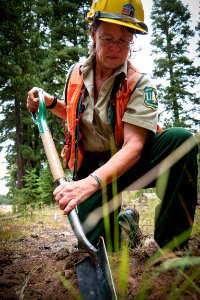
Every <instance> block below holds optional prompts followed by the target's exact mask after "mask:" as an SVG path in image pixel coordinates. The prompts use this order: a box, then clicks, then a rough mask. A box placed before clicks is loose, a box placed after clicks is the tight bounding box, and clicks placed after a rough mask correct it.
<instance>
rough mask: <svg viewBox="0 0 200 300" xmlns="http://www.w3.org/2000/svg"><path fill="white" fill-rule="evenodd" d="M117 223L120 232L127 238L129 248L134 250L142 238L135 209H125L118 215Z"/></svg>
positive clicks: (137, 213)
mask: <svg viewBox="0 0 200 300" xmlns="http://www.w3.org/2000/svg"><path fill="white" fill-rule="evenodd" d="M118 223H119V225H120V227H121V228H122V231H124V232H125V233H126V235H127V236H128V237H129V247H130V248H135V247H136V246H137V245H138V244H139V243H140V241H141V238H142V232H141V230H140V228H139V212H138V211H137V210H136V209H135V208H134V209H131V208H127V209H126V210H125V211H123V212H121V213H120V214H119V215H118Z"/></svg>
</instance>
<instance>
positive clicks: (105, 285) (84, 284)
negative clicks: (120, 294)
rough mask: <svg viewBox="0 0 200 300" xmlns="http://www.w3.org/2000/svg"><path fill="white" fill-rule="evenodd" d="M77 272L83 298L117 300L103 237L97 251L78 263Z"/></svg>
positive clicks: (85, 299) (89, 299)
mask: <svg viewBox="0 0 200 300" xmlns="http://www.w3.org/2000/svg"><path fill="white" fill-rule="evenodd" d="M76 273H77V277H78V283H79V288H80V293H81V296H82V298H83V300H92V299H95V300H116V299H117V296H116V292H115V288H114V284H113V279H112V275H111V271H110V266H109V262H108V257H107V253H106V248H105V244H104V240H103V238H102V237H101V238H100V242H99V244H98V247H97V252H95V253H94V255H93V256H91V255H90V256H87V257H85V258H84V259H83V260H81V261H80V262H78V263H77V264H76Z"/></svg>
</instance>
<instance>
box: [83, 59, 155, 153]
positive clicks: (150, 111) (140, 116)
mask: <svg viewBox="0 0 200 300" xmlns="http://www.w3.org/2000/svg"><path fill="white" fill-rule="evenodd" d="M93 59H94V58H93V57H91V56H90V57H89V58H88V59H87V60H86V61H85V62H84V64H83V65H82V67H81V71H82V73H83V81H84V84H85V87H86V93H85V101H84V103H85V111H84V113H83V115H82V119H81V124H80V130H81V133H82V135H83V138H82V140H81V143H82V146H83V148H84V150H85V151H90V152H103V151H108V150H109V149H110V136H111V134H112V133H111V128H110V120H109V110H108V107H109V99H110V94H111V91H112V88H113V83H114V80H115V77H116V76H117V75H118V74H119V73H121V72H124V73H125V74H126V75H127V63H125V64H124V65H123V66H121V67H119V68H118V69H117V70H116V72H115V74H114V75H113V76H111V77H110V78H109V79H108V80H107V81H106V82H105V83H104V84H103V86H102V88H101V90H100V93H99V96H98V100H97V102H96V104H94V70H93V66H94V61H93ZM145 88H146V89H145ZM145 90H147V92H144V91H145ZM149 90H150V91H152V90H153V91H156V90H155V86H154V85H153V83H152V82H151V80H150V78H148V76H146V75H145V76H144V78H143V79H142V81H141V83H140V84H139V86H138V87H137V88H136V90H135V91H134V92H133V94H132V95H131V98H130V100H129V102H128V105H127V108H126V110H125V113H124V116H123V119H122V120H123V121H124V122H127V123H130V124H133V125H137V126H140V127H143V128H146V129H149V130H150V131H153V132H154V133H155V132H156V124H157V112H156V108H157V100H156V97H155V93H152V95H153V96H152V97H153V99H151V101H153V102H154V104H155V106H154V107H151V105H149V102H148V101H147V100H148V93H149ZM145 99H146V100H145ZM150 104H151V102H150Z"/></svg>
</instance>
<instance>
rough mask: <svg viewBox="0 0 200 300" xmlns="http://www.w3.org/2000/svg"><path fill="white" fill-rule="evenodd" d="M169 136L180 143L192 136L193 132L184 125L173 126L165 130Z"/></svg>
mask: <svg viewBox="0 0 200 300" xmlns="http://www.w3.org/2000/svg"><path fill="white" fill-rule="evenodd" d="M165 134H166V136H167V138H169V139H170V140H174V141H176V142H177V143H178V144H179V145H180V144H182V143H184V142H185V141H186V140H187V139H189V138H190V137H192V133H191V132H190V131H189V130H187V129H185V128H182V127H172V128H169V129H166V130H165Z"/></svg>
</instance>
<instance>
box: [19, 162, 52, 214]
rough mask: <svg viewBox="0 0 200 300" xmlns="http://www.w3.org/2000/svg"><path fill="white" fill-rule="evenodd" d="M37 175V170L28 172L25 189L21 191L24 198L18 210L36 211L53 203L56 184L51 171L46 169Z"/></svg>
mask: <svg viewBox="0 0 200 300" xmlns="http://www.w3.org/2000/svg"><path fill="white" fill-rule="evenodd" d="M37 173H38V171H37V170H36V169H32V170H31V171H26V174H25V177H24V179H25V187H24V188H23V189H21V190H20V194H21V196H22V198H21V201H20V203H19V206H18V210H26V209H27V208H31V209H35V208H38V207H42V206H43V205H45V204H47V205H49V204H52V203H53V201H54V200H53V194H52V193H53V190H54V182H53V179H52V175H51V172H50V169H49V168H48V167H45V168H42V169H41V171H40V173H39V174H37Z"/></svg>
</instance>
